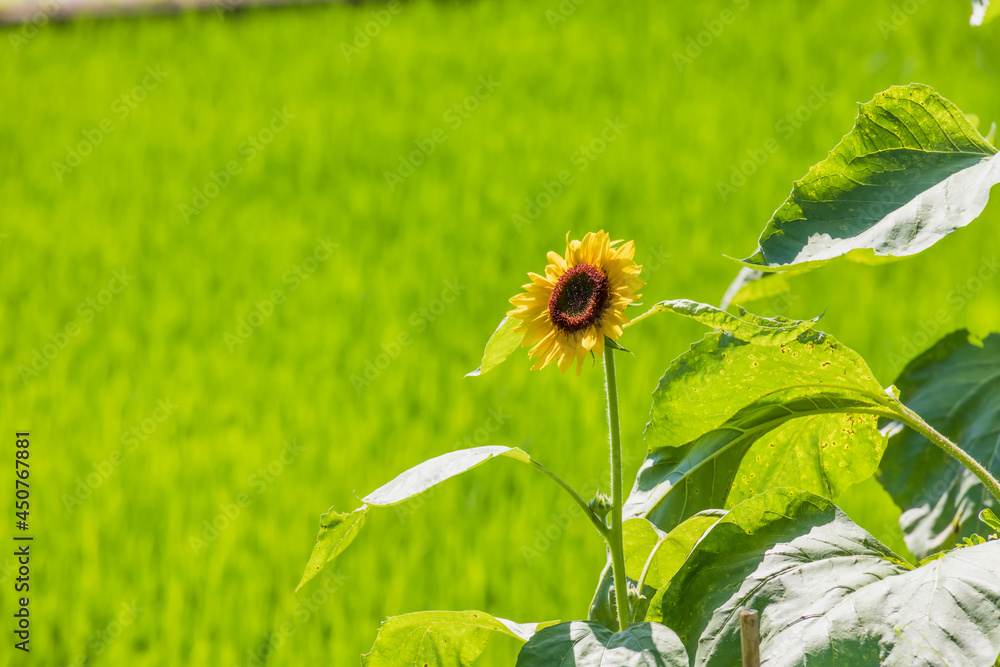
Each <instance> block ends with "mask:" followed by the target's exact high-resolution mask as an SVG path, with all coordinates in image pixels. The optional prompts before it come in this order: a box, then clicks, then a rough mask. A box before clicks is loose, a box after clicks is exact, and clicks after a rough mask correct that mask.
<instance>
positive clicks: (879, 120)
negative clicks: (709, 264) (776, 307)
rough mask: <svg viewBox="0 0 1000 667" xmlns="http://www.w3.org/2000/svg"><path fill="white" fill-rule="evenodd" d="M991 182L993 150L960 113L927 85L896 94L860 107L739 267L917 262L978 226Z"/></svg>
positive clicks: (998, 162) (997, 173)
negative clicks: (888, 258) (849, 257)
mask: <svg viewBox="0 0 1000 667" xmlns="http://www.w3.org/2000/svg"><path fill="white" fill-rule="evenodd" d="M997 182H1000V159H998V158H997V157H996V149H994V148H993V147H992V146H990V145H989V144H988V143H987V142H986V140H985V139H983V137H982V136H981V135H980V134H979V132H977V131H976V128H975V127H973V126H972V124H971V123H970V122H969V121H968V119H967V118H966V117H965V114H964V113H962V111H961V110H960V109H959V108H958V107H956V106H955V105H954V104H952V103H951V102H949V101H948V100H946V99H945V98H943V97H941V96H940V95H938V94H937V93H936V92H935V91H934V90H933V89H932V88H930V87H929V86H925V85H921V84H911V85H908V86H893V87H892V88H890V89H889V90H887V91H885V92H882V93H879V94H878V95H876V96H875V98H874V99H873V100H872V101H870V102H868V103H866V104H862V105H861V107H860V109H859V113H858V118H857V121H856V122H855V125H854V129H853V130H851V132H850V133H849V134H848V135H847V136H845V137H844V138H843V140H842V141H841V142H840V144H838V145H837V147H836V148H834V149H833V151H832V152H831V153H830V155H829V156H828V157H827V158H826V159H825V160H823V161H822V162H820V163H819V164H817V165H815V166H814V167H812V168H811V169H810V170H809V173H808V174H806V176H805V178H803V179H802V180H800V181H798V182H796V183H795V185H794V186H793V188H792V194H791V196H790V197H789V198H788V200H787V201H785V203H784V204H782V205H781V207H780V208H778V210H777V211H776V212H775V214H774V217H772V218H771V221H770V222H769V223H768V224H767V227H766V228H765V229H764V232H763V234H761V237H760V242H759V247H758V250H757V252H756V253H755V254H754V255H752V256H750V257H748V258H747V259H745V260H743V261H744V263H745V264H747V265H748V266H751V267H753V268H764V269H766V270H780V269H785V268H787V267H790V266H795V265H801V264H812V265H818V264H822V263H824V262H826V261H829V260H831V259H834V258H836V257H840V256H842V255H845V254H847V253H848V252H851V251H852V250H856V249H869V250H871V251H874V254H876V255H894V256H904V255H913V254H916V253H918V252H921V251H923V250H926V249H927V248H929V247H930V246H932V245H934V244H935V243H936V242H937V241H939V240H940V239H941V238H943V237H944V236H946V235H947V234H950V233H952V232H954V231H955V230H957V229H959V228H961V227H964V226H965V225H967V224H968V223H969V222H971V221H972V220H974V219H975V218H976V217H977V216H978V215H979V214H980V213H981V212H982V210H983V208H984V207H985V206H986V201H987V199H989V192H990V188H991V187H992V186H993V185H994V184H996V183H997Z"/></svg>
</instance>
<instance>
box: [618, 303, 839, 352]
mask: <svg viewBox="0 0 1000 667" xmlns="http://www.w3.org/2000/svg"><path fill="white" fill-rule="evenodd" d="M655 313H674V314H676V315H682V316H684V317H689V318H691V319H693V320H695V321H697V322H701V323H702V324H704V325H706V326H710V327H712V328H715V329H721V330H722V331H728V332H729V333H731V334H733V335H734V336H736V337H737V338H739V339H740V340H744V341H747V342H748V343H754V344H756V345H780V344H782V343H788V342H790V341H793V340H795V339H796V338H797V337H798V336H799V335H800V334H802V333H804V332H806V331H808V330H809V329H811V328H813V326H815V325H816V322H818V321H819V318H818V317H817V318H815V319H812V320H790V319H787V318H784V317H775V318H769V317H761V316H759V315H754V314H753V313H748V312H747V311H746V310H744V309H742V308H740V310H739V313H738V314H737V315H734V314H732V313H728V312H726V311H725V310H722V309H720V308H716V307H715V306H710V305H708V304H707V303H698V302H697V301H689V300H688V299H674V300H671V301H661V302H660V303H658V304H656V305H655V306H653V307H652V308H650V309H649V310H648V311H646V312H645V313H643V314H642V315H640V316H639V317H637V318H635V320H633V321H632V322H631V323H630V324H629V326H631V325H632V324H635V323H636V322H638V321H640V320H642V319H644V318H646V317H648V316H650V315H653V314H655Z"/></svg>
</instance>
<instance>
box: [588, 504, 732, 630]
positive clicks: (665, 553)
mask: <svg viewBox="0 0 1000 667" xmlns="http://www.w3.org/2000/svg"><path fill="white" fill-rule="evenodd" d="M725 515H726V512H725V511H724V510H705V511H704V512H698V513H697V514H695V515H694V516H693V517H691V518H689V519H687V520H686V521H684V522H683V523H681V525H679V526H677V527H676V528H674V529H673V530H672V531H670V532H669V533H664V532H663V531H662V530H660V529H659V528H657V527H656V526H654V525H653V524H652V523H650V522H649V521H648V520H646V519H629V520H628V521H626V522H625V524H624V525H623V526H622V533H623V535H622V537H623V540H624V547H625V575H626V577H627V579H628V581H629V583H630V584H631V585H633V586H636V585H638V584H639V583H640V582H641V583H642V588H641V590H642V594H643V595H645V596H646V597H647V599H648V598H651V597H653V595H654V594H655V593H656V591H657V590H659V589H660V588H663V587H664V586H666V585H667V583H668V582H669V581H670V579H671V578H672V577H673V576H674V574H676V572H677V570H678V569H680V566H681V564H682V563H684V560H685V559H686V558H687V557H688V554H689V553H691V549H693V548H694V545H695V544H697V542H698V540H699V539H701V536H702V535H704V534H705V532H706V531H708V529H709V528H711V527H712V526H713V525H715V522H717V521H718V520H719V519H721V518H722V517H724V516H725ZM613 584H614V575H613V573H612V567H611V559H610V558H609V559H608V564H607V566H606V567H605V569H604V571H603V572H602V573H601V582H600V584H598V587H597V592H596V593H595V595H594V599H593V601H592V602H591V603H590V620H592V621H596V622H598V623H601V624H602V625H604V626H605V627H608V628H613V627H616V624H617V623H618V616H617V614H616V612H615V610H614V600H613V597H614V595H613V593H612V590H611V587H612V585H613ZM645 615H646V610H645V609H644V608H639V609H638V610H636V617H635V620H637V621H641V620H643V618H644V617H645Z"/></svg>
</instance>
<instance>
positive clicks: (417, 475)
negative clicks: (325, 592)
mask: <svg viewBox="0 0 1000 667" xmlns="http://www.w3.org/2000/svg"><path fill="white" fill-rule="evenodd" d="M498 456H506V457H509V458H512V459H514V460H516V461H520V462H522V463H527V464H532V461H531V458H530V457H529V456H528V455H527V454H526V453H524V452H523V451H522V450H520V449H517V448H516V447H503V446H499V445H489V446H486V447H474V448H472V449H460V450H458V451H455V452H449V453H448V454H442V455H441V456H438V457H435V458H433V459H429V460H427V461H424V462H423V463H421V464H419V465H417V466H415V467H413V468H410V469H409V470H407V471H406V472H404V473H402V474H400V475H399V476H398V477H396V478H395V479H393V480H392V481H391V482H389V483H388V484H385V485H383V486H381V487H379V488H378V489H376V490H374V491H372V492H371V493H369V494H368V495H367V496H365V497H364V498H362V501H363V502H364V503H365V504H364V505H362V506H361V507H359V508H358V509H356V510H354V511H353V512H351V513H350V514H339V513H337V512H335V511H334V510H332V509H331V510H330V511H329V512H327V513H326V514H324V515H323V517H322V519H321V520H320V529H319V536H318V537H317V538H316V546H315V547H313V551H312V555H311V556H310V557H309V563H308V564H307V565H306V569H305V572H303V574H302V581H300V582H299V585H298V587H297V588H296V590H298V589H299V588H302V587H303V586H304V585H305V584H306V583H308V582H309V580H310V579H312V578H313V577H315V576H316V575H317V574H319V573H320V571H321V570H322V569H323V568H324V567H325V566H326V564H327V563H329V562H330V561H332V560H333V559H334V558H336V557H337V556H339V555H340V554H341V552H343V551H344V549H346V548H347V547H348V545H350V543H351V542H353V541H354V538H355V537H356V536H357V534H358V531H359V530H361V527H362V526H363V525H364V522H365V515H366V514H367V512H368V510H369V509H370V508H371V506H377V507H387V506H389V505H396V504H398V503H401V502H403V501H404V500H407V499H409V498H412V497H413V496H415V495H417V494H419V493H423V492H424V491H426V490H427V489H429V488H431V487H432V486H435V485H436V484H440V483H441V482H443V481H445V480H447V479H450V478H452V477H454V476H456V475H460V474H462V473H463V472H466V471H468V470H472V469H473V468H476V467H478V466H481V465H482V464H484V463H486V462H487V461H489V460H490V459H492V458H495V457H498Z"/></svg>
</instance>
